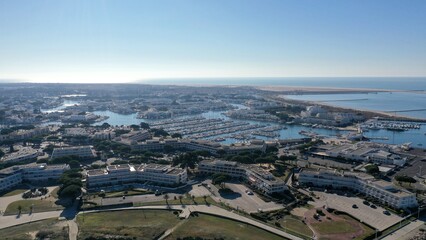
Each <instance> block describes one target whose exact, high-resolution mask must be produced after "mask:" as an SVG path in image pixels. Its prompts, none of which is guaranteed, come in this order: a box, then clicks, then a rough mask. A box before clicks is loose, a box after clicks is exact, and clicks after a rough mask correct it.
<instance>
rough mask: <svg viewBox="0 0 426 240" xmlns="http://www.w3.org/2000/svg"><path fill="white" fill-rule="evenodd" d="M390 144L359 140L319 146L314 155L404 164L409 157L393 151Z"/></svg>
mask: <svg viewBox="0 0 426 240" xmlns="http://www.w3.org/2000/svg"><path fill="white" fill-rule="evenodd" d="M392 151H393V149H392V148H390V147H389V145H382V144H375V143H365V142H358V143H355V144H344V145H338V146H333V145H325V146H320V147H318V149H317V151H315V152H313V154H314V155H316V156H319V157H331V158H339V157H340V158H344V159H347V160H351V161H357V162H359V161H362V162H373V163H377V164H390V165H397V166H403V165H404V164H405V163H406V161H407V158H406V157H402V156H401V155H399V154H395V153H393V152H392Z"/></svg>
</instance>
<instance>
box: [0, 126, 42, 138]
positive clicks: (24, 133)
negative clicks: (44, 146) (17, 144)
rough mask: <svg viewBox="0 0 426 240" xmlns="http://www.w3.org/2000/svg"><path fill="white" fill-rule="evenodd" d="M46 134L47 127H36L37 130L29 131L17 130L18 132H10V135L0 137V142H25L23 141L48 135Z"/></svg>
mask: <svg viewBox="0 0 426 240" xmlns="http://www.w3.org/2000/svg"><path fill="white" fill-rule="evenodd" d="M48 133H49V128H47V127H38V128H34V129H30V130H18V131H14V132H11V133H9V134H6V135H0V141H5V140H12V141H17V140H25V139H29V138H33V137H37V136H41V135H44V134H48Z"/></svg>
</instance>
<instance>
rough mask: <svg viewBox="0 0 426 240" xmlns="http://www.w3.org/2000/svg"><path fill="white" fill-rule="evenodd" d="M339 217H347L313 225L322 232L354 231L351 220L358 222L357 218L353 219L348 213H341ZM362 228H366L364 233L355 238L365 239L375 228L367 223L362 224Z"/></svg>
mask: <svg viewBox="0 0 426 240" xmlns="http://www.w3.org/2000/svg"><path fill="white" fill-rule="evenodd" d="M339 217H341V218H343V219H345V220H341V221H332V222H329V221H327V222H321V223H315V224H312V227H313V228H315V229H316V230H317V231H318V232H319V233H320V234H339V233H350V232H354V231H355V230H354V228H353V227H352V226H351V224H350V222H357V223H358V221H357V220H355V219H353V218H352V217H350V216H348V215H343V214H342V215H339ZM361 227H362V229H363V230H364V234H363V235H361V236H358V237H357V238H355V239H359V240H361V239H365V238H366V237H367V236H370V235H372V234H373V233H374V230H373V229H372V228H370V227H368V226H367V225H365V224H361Z"/></svg>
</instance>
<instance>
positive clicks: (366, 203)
mask: <svg viewBox="0 0 426 240" xmlns="http://www.w3.org/2000/svg"><path fill="white" fill-rule="evenodd" d="M362 203H364V205H367V206H370V203H369V202H368V201H366V200H364V201H363V202H362Z"/></svg>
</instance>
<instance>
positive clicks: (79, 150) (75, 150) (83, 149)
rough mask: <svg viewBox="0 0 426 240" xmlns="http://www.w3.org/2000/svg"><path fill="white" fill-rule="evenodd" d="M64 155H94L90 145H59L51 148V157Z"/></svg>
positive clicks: (81, 156)
mask: <svg viewBox="0 0 426 240" xmlns="http://www.w3.org/2000/svg"><path fill="white" fill-rule="evenodd" d="M65 156H77V157H80V158H93V157H96V155H95V153H94V151H93V149H92V147H91V146H77V147H61V148H54V149H53V152H52V159H54V158H60V157H65Z"/></svg>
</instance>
